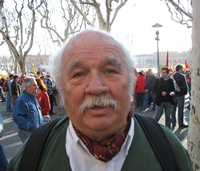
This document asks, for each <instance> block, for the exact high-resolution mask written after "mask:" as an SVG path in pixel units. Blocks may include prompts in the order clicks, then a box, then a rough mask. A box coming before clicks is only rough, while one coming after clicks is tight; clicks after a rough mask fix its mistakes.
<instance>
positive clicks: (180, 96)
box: [172, 65, 188, 128]
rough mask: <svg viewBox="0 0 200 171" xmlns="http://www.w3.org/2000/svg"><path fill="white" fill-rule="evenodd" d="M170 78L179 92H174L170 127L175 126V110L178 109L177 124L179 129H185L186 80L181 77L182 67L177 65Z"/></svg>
mask: <svg viewBox="0 0 200 171" xmlns="http://www.w3.org/2000/svg"><path fill="white" fill-rule="evenodd" d="M172 78H173V79H174V80H175V81H176V83H177V84H178V86H179V88H180V90H181V91H180V92H175V96H174V97H173V98H174V102H175V105H172V126H173V127H175V126H176V108H177V107H178V124H179V128H187V127H188V125H186V124H184V122H183V118H184V104H185V95H186V94H187V92H188V87H187V82H186V78H185V76H184V75H183V66H182V65H177V66H176V72H175V73H174V74H173V76H172Z"/></svg>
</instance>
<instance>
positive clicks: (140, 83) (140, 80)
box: [135, 71, 146, 108]
mask: <svg viewBox="0 0 200 171" xmlns="http://www.w3.org/2000/svg"><path fill="white" fill-rule="evenodd" d="M145 85H146V78H145V77H144V72H143V71H140V72H139V73H138V77H137V79H136V86H135V91H136V93H137V94H136V104H137V106H136V108H142V104H143V101H144V95H145V92H146V91H145V89H144V87H145Z"/></svg>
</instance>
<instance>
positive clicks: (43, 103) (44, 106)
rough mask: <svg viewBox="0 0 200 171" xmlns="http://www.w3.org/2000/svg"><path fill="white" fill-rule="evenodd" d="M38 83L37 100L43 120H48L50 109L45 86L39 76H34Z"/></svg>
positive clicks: (49, 118)
mask: <svg viewBox="0 0 200 171" xmlns="http://www.w3.org/2000/svg"><path fill="white" fill-rule="evenodd" d="M36 81H37V84H38V91H37V100H38V102H39V104H40V107H41V111H42V116H43V121H44V122H49V121H50V120H51V117H50V116H49V111H50V109H51V105H50V100H49V96H48V94H47V87H46V85H45V84H44V82H43V81H42V80H41V79H40V78H36Z"/></svg>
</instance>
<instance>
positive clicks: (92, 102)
mask: <svg viewBox="0 0 200 171" xmlns="http://www.w3.org/2000/svg"><path fill="white" fill-rule="evenodd" d="M95 106H97V107H106V106H111V107H113V109H114V111H116V109H117V102H116V101H115V100H112V99H108V98H106V97H104V96H91V98H89V99H87V100H86V101H84V102H83V104H82V105H81V113H85V110H86V109H87V108H93V107H95Z"/></svg>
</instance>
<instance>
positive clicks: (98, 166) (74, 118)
mask: <svg viewBox="0 0 200 171" xmlns="http://www.w3.org/2000/svg"><path fill="white" fill-rule="evenodd" d="M133 70H134V65H133V62H132V60H131V56H130V55H129V53H128V52H127V50H126V49H125V48H124V47H123V46H122V45H121V44H120V43H119V42H118V41H116V40H115V39H114V38H113V37H111V36H110V35H109V34H107V33H104V32H101V31H96V30H86V31H83V32H80V33H79V34H77V35H75V36H74V37H73V38H71V39H70V40H69V42H68V43H67V44H66V45H65V47H64V48H63V49H62V51H60V52H59V53H58V56H57V57H56V59H55V62H54V73H55V74H54V78H55V80H56V84H57V86H58V89H59V92H60V95H61V99H62V101H63V103H64V105H65V109H66V111H67V114H68V117H69V119H68V118H67V117H66V118H64V119H63V120H61V121H60V122H59V123H58V124H57V125H56V126H54V128H53V129H52V131H51V132H50V135H49V137H48V139H47V143H46V144H45V149H43V151H42V154H41V155H40V160H39V165H38V168H37V170H42V171H51V170H52V171H53V170H59V171H65V170H73V171H88V170H95V171H98V170H99V171H100V170H101V171H102V170H105V171H119V170H136V171H141V170H152V171H157V170H162V166H161V164H160V163H159V161H158V159H157V157H156V155H155V153H154V151H153V149H152V148H151V146H150V144H149V142H148V140H147V138H146V136H145V134H144V132H143V130H142V128H141V126H140V124H139V123H138V121H137V120H136V119H135V118H132V113H131V112H130V111H131V103H130V102H131V99H132V94H133V93H134V92H133V87H134V86H133V85H134V83H135V77H134V74H133V73H134V72H133ZM163 130H164V131H165V133H166V135H167V137H168V138H169V142H170V144H171V146H172V149H173V152H174V156H175V158H176V159H177V161H176V163H177V167H178V169H179V170H182V171H183V170H185V171H186V170H187V171H188V170H192V169H191V162H190V159H189V157H188V154H187V151H186V150H185V149H184V148H183V147H182V145H181V144H180V143H179V142H178V140H177V138H175V137H174V135H173V133H171V132H170V131H169V130H168V129H166V128H163ZM36 141H37V140H36ZM172 144H173V145H172ZM23 149H24V148H22V149H21V150H20V151H19V153H18V154H17V155H16V156H15V157H14V158H13V159H12V160H11V162H10V165H9V169H8V170H10V171H11V170H12V171H18V170H20V166H19V163H20V160H21V155H22V153H23Z"/></svg>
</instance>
